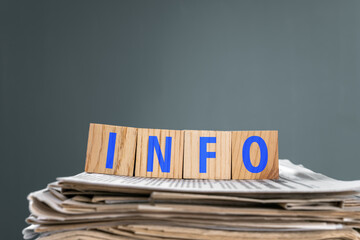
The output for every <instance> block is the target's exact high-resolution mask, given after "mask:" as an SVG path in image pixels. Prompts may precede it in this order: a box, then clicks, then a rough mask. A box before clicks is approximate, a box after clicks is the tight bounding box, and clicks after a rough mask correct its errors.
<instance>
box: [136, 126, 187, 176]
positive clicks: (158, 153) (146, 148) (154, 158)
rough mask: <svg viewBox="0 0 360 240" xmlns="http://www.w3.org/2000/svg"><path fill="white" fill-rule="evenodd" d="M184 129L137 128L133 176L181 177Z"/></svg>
mask: <svg viewBox="0 0 360 240" xmlns="http://www.w3.org/2000/svg"><path fill="white" fill-rule="evenodd" d="M183 156H184V131H181V130H165V129H146V128H144V129H140V128H139V129H138V139H137V150H136V163H135V165H136V166H135V176H139V177H159V178H182V171H183Z"/></svg>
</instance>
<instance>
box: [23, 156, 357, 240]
mask: <svg viewBox="0 0 360 240" xmlns="http://www.w3.org/2000/svg"><path fill="white" fill-rule="evenodd" d="M279 168H280V179H279V180H186V179H163V178H140V177H125V176H113V175H103V174H94V173H93V174H90V173H80V174H78V175H75V176H72V177H61V178H58V179H57V181H56V182H54V183H50V184H49V185H48V186H47V188H45V189H43V190H40V191H37V192H33V193H31V194H30V195H29V196H28V200H29V209H30V212H31V214H30V216H29V217H28V218H27V219H26V221H27V223H29V224H30V226H29V227H27V228H26V229H24V230H23V235H24V238H25V239H42V240H46V239H109V240H110V239H111V240H112V239H148V240H153V239H174V240H175V239H291V240H293V239H359V240H360V234H359V232H358V231H359V229H360V181H339V180H335V179H332V178H330V177H327V176H325V175H322V174H319V173H315V172H313V171H311V170H309V169H307V168H305V167H303V166H302V165H295V164H293V163H291V162H290V161H289V160H280V164H279Z"/></svg>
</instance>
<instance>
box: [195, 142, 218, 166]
mask: <svg viewBox="0 0 360 240" xmlns="http://www.w3.org/2000/svg"><path fill="white" fill-rule="evenodd" d="M207 143H216V137H200V167H199V169H200V173H206V159H207V158H216V152H207V149H206V144H207Z"/></svg>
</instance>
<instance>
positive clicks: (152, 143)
mask: <svg viewBox="0 0 360 240" xmlns="http://www.w3.org/2000/svg"><path fill="white" fill-rule="evenodd" d="M154 148H155V151H156V155H157V156H158V160H159V165H160V169H161V171H162V172H166V173H168V172H170V162H171V137H166V144H165V161H164V158H163V155H162V153H161V149H160V144H159V140H158V138H157V137H156V136H149V145H148V159H147V171H148V172H152V171H153V161H154Z"/></svg>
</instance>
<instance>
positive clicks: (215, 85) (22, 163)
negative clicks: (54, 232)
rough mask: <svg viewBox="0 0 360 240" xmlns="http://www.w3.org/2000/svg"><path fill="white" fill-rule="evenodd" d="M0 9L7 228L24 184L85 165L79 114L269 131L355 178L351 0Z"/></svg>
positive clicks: (4, 4)
mask: <svg viewBox="0 0 360 240" xmlns="http://www.w3.org/2000/svg"><path fill="white" fill-rule="evenodd" d="M0 17H1V21H0V24H1V25H0V27H1V28H0V30H1V31H0V38H1V39H0V41H1V44H0V57H1V58H0V114H1V117H0V121H1V122H0V130H1V134H0V136H1V143H0V150H1V155H0V156H1V169H2V170H1V174H0V176H1V192H2V193H1V207H2V209H1V213H2V215H1V218H0V219H1V220H0V221H1V225H0V226H1V228H5V229H1V230H2V231H1V234H5V236H8V238H7V239H9V237H10V236H17V237H16V238H20V237H21V235H20V229H22V228H23V227H25V226H26V224H25V223H24V219H25V217H27V215H28V210H27V200H26V195H27V194H28V193H29V192H31V191H34V190H38V189H40V188H43V187H45V186H46V184H47V183H48V182H50V181H53V180H55V178H56V177H57V176H66V175H73V174H76V173H79V172H81V171H83V169H84V164H85V151H86V144H87V132H88V126H89V123H90V122H96V123H107V124H114V125H125V126H135V127H148V128H170V129H213V130H250V129H277V130H279V151H280V158H289V159H291V160H293V161H294V162H296V163H302V164H304V165H305V166H307V167H310V168H312V169H313V170H315V171H320V172H323V173H325V174H328V175H330V176H332V177H335V178H339V179H348V180H350V179H359V174H358V171H359V167H360V162H359V156H358V155H359V134H360V108H359V101H360V80H359V77H360V66H359V64H360V62H359V60H360V59H359V58H360V1H288V0H284V1H273V0H272V1H268V0H264V1H256V0H255V1H168V0H164V1H57V2H56V1H22V2H18V1H1V2H0ZM4 204H6V205H7V207H4ZM4 219H6V220H4ZM4 221H5V222H4ZM2 237H4V235H2ZM4 238H5V237H4Z"/></svg>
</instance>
